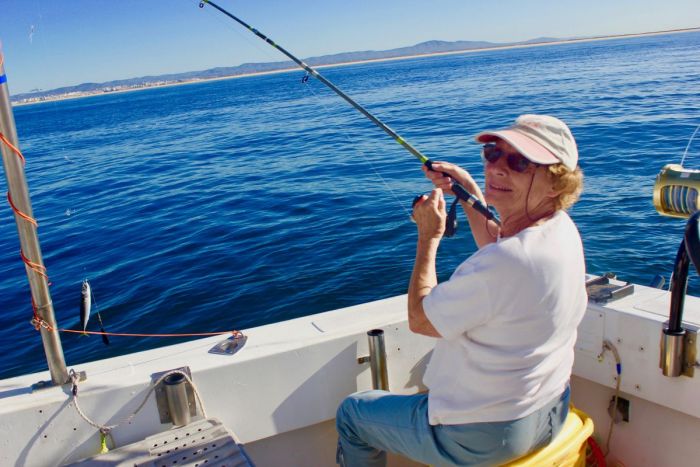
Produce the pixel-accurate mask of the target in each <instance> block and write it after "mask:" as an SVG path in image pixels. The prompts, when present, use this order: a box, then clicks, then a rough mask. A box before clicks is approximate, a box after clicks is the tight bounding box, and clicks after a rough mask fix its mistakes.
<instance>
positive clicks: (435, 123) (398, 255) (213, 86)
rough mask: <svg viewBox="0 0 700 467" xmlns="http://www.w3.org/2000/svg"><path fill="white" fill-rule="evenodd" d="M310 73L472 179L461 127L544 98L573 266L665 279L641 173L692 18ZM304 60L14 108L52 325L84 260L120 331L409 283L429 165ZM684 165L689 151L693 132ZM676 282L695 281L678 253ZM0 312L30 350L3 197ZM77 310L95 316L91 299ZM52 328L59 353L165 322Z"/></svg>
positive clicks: (212, 322)
mask: <svg viewBox="0 0 700 467" xmlns="http://www.w3.org/2000/svg"><path fill="white" fill-rule="evenodd" d="M6 67H7V71H8V80H9V86H10V90H11V91H12V64H11V63H7V64H6ZM322 73H323V74H324V75H325V76H326V77H327V78H328V79H330V80H331V81H332V82H334V83H335V84H336V85H337V86H338V87H340V88H341V89H343V90H344V91H345V92H347V93H348V94H349V95H351V96H353V97H354V98H355V99H356V100H357V101H358V102H360V103H361V104H362V105H364V106H366V107H367V108H368V109H369V110H370V111H371V112H373V113H374V114H376V115H377V116H378V117H379V118H380V119H382V120H383V121H385V122H386V123H387V124H388V125H390V126H391V127H392V128H393V129H394V130H396V131H397V132H398V133H399V134H401V135H402V136H403V137H404V138H405V139H407V140H408V141H410V142H411V143H412V144H413V145H414V146H416V147H417V148H418V149H420V150H421V151H422V152H424V153H425V154H427V155H428V156H429V157H430V158H431V159H434V160H448V161H452V162H455V163H458V164H461V165H463V166H464V167H465V168H467V169H468V170H470V171H471V172H472V173H473V174H474V176H475V178H477V180H483V177H482V165H481V162H480V158H479V146H478V145H477V144H476V143H474V142H473V140H472V136H473V135H474V134H475V133H477V132H478V131H480V130H483V129H487V128H496V127H502V126H505V125H508V124H510V123H511V122H512V120H514V118H515V117H516V116H517V115H519V114H523V113H547V114H553V115H556V116H558V117H560V118H562V119H563V120H565V121H566V122H568V123H569V124H570V126H571V128H572V130H573V133H574V135H575V136H576V139H577V141H578V145H579V149H580V154H581V160H580V163H581V166H582V168H583V170H584V173H585V176H586V187H585V192H584V194H583V196H582V198H581V200H580V202H579V203H578V204H577V205H575V207H574V208H572V209H571V211H570V212H571V215H572V217H573V218H574V220H575V222H576V223H577V225H578V226H579V229H580V231H581V234H582V237H583V241H584V247H585V252H586V259H587V268H588V272H589V273H593V274H602V273H605V272H614V273H616V274H617V275H618V277H619V278H620V279H622V280H627V281H633V282H636V283H641V284H648V283H649V282H650V281H651V280H652V279H653V277H654V276H655V275H656V274H660V275H663V276H665V278H666V279H667V280H668V279H669V276H670V274H671V272H672V268H673V262H674V258H675V254H676V251H677V249H678V246H679V243H680V241H681V239H682V236H683V229H684V226H685V222H684V221H683V220H679V219H672V218H666V217H662V216H660V215H659V214H657V212H656V211H655V209H654V207H653V205H652V187H653V184H654V178H655V176H656V174H657V173H658V172H659V170H660V169H661V167H662V166H663V165H665V164H667V163H679V162H680V160H681V157H682V155H683V153H684V151H685V150H686V146H687V145H688V142H689V139H690V137H691V135H692V134H693V132H694V130H695V129H696V128H697V126H698V125H700V92H698V89H700V33H697V32H693V33H684V34H669V35H663V36H647V37H640V38H628V39H615V40H606V41H596V42H587V43H574V44H565V45H556V46H545V47H531V48H521V49H510V50H497V51H484V52H478V53H467V54H462V55H448V56H433V57H428V58H418V59H406V60H399V61H389V62H381V63H365V64H358V65H353V66H344V67H333V68H327V69H323V70H322ZM302 76H303V72H302V71H299V72H289V73H280V74H273V75H265V76H256V77H247V78H241V79H230V80H222V81H211V82H204V83H198V84H189V85H182V86H174V87H165V88H157V89H150V90H143V91H138V92H128V93H120V94H107V95H101V96H96V97H89V98H81V99H73V100H65V101H60V102H49V103H43V104H37V105H30V106H21V107H16V108H15V109H14V112H15V119H16V123H17V128H18V134H19V139H20V145H21V148H22V150H23V152H24V154H25V156H26V158H27V165H26V174H27V179H28V183H29V187H30V191H31V195H32V204H33V209H34V214H35V216H36V217H37V219H38V221H39V238H40V241H41V245H42V251H43V255H44V261H45V264H46V266H47V268H48V274H49V277H50V281H51V283H52V285H51V287H50V291H51V296H52V299H53V303H54V308H55V311H56V317H57V320H58V323H59V326H60V327H64V328H74V329H75V328H77V327H78V326H79V302H80V291H81V282H82V281H83V279H88V280H89V281H90V283H91V285H92V290H93V294H94V299H95V302H96V303H95V304H94V305H93V310H98V311H99V312H100V313H101V316H102V319H103V322H104V327H105V329H106V330H107V331H112V332H130V333H187V332H209V331H223V330H230V329H245V328H249V327H252V326H258V325H262V324H266V323H272V322H278V321H283V320H286V319H290V318H295V317H298V316H303V315H309V314H313V313H318V312H322V311H327V310H333V309H337V308H341V307H346V306H350V305H355V304H359V303H363V302H366V301H370V300H377V299H381V298H386V297H391V296H394V295H398V294H403V293H405V292H406V289H407V284H408V279H409V275H410V272H411V267H412V262H413V255H414V250H415V239H416V234H415V225H414V224H412V223H411V222H410V221H409V218H408V213H409V207H410V204H411V200H412V198H413V197H414V196H415V195H416V194H419V193H423V192H426V191H429V190H430V189H431V184H430V183H429V182H428V181H427V180H426V179H425V178H424V177H423V174H422V173H421V170H420V163H419V161H418V160H417V159H415V158H414V157H413V156H412V155H411V154H410V153H408V152H407V151H405V150H404V149H403V148H402V147H400V146H399V145H397V144H396V143H395V142H394V141H393V140H392V139H390V138H389V137H387V136H386V135H385V134H384V133H383V132H382V131H381V130H380V129H378V128H377V127H375V126H374V125H373V124H372V123H371V122H369V121H368V120H367V119H365V118H364V117H363V116H362V115H360V114H359V113H358V112H356V111H355V110H354V109H352V108H351V107H350V106H349V105H347V103H346V102H344V101H342V100H341V99H340V98H339V97H338V96H336V95H335V94H333V93H332V92H331V91H330V90H328V89H327V88H325V87H324V85H323V84H321V83H320V82H318V81H315V80H314V79H313V78H312V79H311V80H309V82H308V83H307V84H303V83H302V82H301V78H302ZM685 166H687V167H691V168H699V167H700V137H699V138H698V139H697V140H696V141H694V142H693V144H691V145H690V148H689V149H688V157H687V159H686V162H685ZM3 180H4V178H3ZM2 185H3V187H2V189H3V190H5V189H6V183H5V182H4V181H3V182H2ZM461 216H462V214H461V213H460V220H461V221H462V222H461V231H460V232H459V233H458V236H457V237H455V238H453V239H449V240H445V241H443V244H442V245H441V249H440V253H439V258H438V270H439V276H440V279H446V278H447V277H449V275H450V274H451V272H452V270H453V269H454V268H455V267H456V266H457V265H458V264H459V263H460V262H461V261H462V260H464V259H465V258H466V257H467V256H468V255H470V254H471V253H472V252H474V251H475V249H476V247H475V245H474V242H473V240H472V239H471V236H470V234H469V230H468V226H467V224H466V222H465V220H464V219H463V217H461ZM507 286H508V284H503V287H507ZM689 291H690V293H692V294H694V295H699V294H700V285H699V282H698V279H697V276H696V273H695V272H691V282H690V288H689ZM0 311H1V313H0V330H1V331H2V333H3V335H4V337H3V338H2V339H1V340H0V352H1V353H2V354H3V355H4V356H5V357H4V358H3V362H2V365H1V366H0V377H9V376H13V375H19V374H24V373H28V372H34V371H40V370H43V369H45V368H46V364H45V359H44V353H43V350H42V345H41V339H40V337H39V334H38V333H37V332H36V331H35V330H34V328H33V327H32V326H31V325H30V324H29V321H30V319H31V317H32V306H31V299H30V292H29V286H28V282H27V278H26V273H25V268H24V265H23V264H22V262H21V260H20V258H19V241H18V238H17V230H16V226H15V223H14V219H13V215H12V211H11V210H10V208H9V206H6V207H5V208H4V209H2V210H1V211H0ZM89 327H90V329H91V330H99V326H98V323H97V320H96V319H95V317H94V316H93V318H92V320H91V322H90V326H89ZM62 338H63V347H64V350H65V354H66V360H67V363H68V364H69V366H74V365H76V364H79V363H81V362H85V361H89V360H94V359H99V358H104V357H110V356H115V355H121V354H126V353H130V352H134V351H138V350H143V349H148V348H154V347H159V346H163V345H168V344H173V343H177V342H181V341H182V340H183V338H178V339H163V338H136V337H113V338H112V339H111V345H110V346H108V347H107V346H104V345H103V344H102V340H101V339H100V338H99V337H98V336H91V337H89V338H88V337H81V336H79V335H76V334H63V335H62Z"/></svg>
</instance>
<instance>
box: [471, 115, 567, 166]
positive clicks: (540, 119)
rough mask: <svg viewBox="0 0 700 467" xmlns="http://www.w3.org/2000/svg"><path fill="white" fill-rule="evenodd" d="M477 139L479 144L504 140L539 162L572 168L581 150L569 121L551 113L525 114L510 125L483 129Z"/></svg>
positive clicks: (533, 160) (530, 158)
mask: <svg viewBox="0 0 700 467" xmlns="http://www.w3.org/2000/svg"><path fill="white" fill-rule="evenodd" d="M474 138H475V139H476V140H477V141H478V142H479V143H489V142H493V141H494V140H496V139H497V138H500V139H503V140H505V141H506V142H508V143H510V145H511V146H513V147H514V148H515V149H517V150H518V152H519V153H520V154H522V155H523V156H525V157H527V158H528V159H529V160H531V161H532V162H536V163H538V164H543V165H551V164H558V163H562V164H564V167H566V168H567V169H569V170H571V171H574V170H576V165H577V164H578V149H577V148H576V141H575V140H574V136H573V135H572V134H571V130H569V127H568V126H566V123H564V122H562V121H561V120H559V119H558V118H554V117H550V116H549V115H521V116H519V117H518V118H517V119H516V120H515V124H514V125H513V126H511V127H510V128H506V129H503V130H495V131H482V132H481V133H479V134H478V135H476V136H475V137H474Z"/></svg>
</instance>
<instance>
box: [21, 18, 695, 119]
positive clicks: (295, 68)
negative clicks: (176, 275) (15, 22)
mask: <svg viewBox="0 0 700 467" xmlns="http://www.w3.org/2000/svg"><path fill="white" fill-rule="evenodd" d="M690 32H700V27H698V28H685V29H670V30H666V31H652V32H643V33H633V34H615V35H609V36H592V37H584V38H573V39H561V40H557V41H543V42H531V43H526V44H511V45H502V46H498V45H497V46H493V47H481V48H475V49H464V50H452V51H447V52H431V53H425V54H414V55H401V56H398V57H386V58H375V59H367V60H355V61H350V62H339V63H329V64H326V65H316V66H314V67H313V68H316V69H320V68H331V67H343V66H353V65H359V64H365V63H378V62H390V61H396V60H409V59H416V58H428V57H437V56H443V55H461V54H468V53H479V52H490V51H499V50H511V49H522V48H530V47H544V46H556V45H566V44H575V43H582V42H595V41H606V40H615V39H632V38H636V37H647V36H661V35H666V34H683V33H690ZM300 69H301V68H299V66H297V65H296V64H294V65H290V67H289V68H281V69H278V70H271V71H261V72H254V73H241V74H238V75H230V76H221V77H216V78H194V79H190V80H182V81H176V82H164V83H162V84H157V83H154V84H147V85H140V86H135V87H133V88H128V89H119V90H100V91H89V92H84V93H75V95H57V96H55V97H47V98H45V99H42V100H36V101H30V102H14V103H12V106H13V107H21V106H26V105H35V104H43V103H47V102H57V101H64V100H71V99H83V98H88V97H95V96H102V95H106V94H121V93H127V92H137V91H144V90H146V89H154V88H165V87H172V86H184V85H188V84H196V83H205V82H210V81H221V80H228V79H239V78H249V77H254V76H263V75H272V74H279V73H289V72H292V71H298V70H300Z"/></svg>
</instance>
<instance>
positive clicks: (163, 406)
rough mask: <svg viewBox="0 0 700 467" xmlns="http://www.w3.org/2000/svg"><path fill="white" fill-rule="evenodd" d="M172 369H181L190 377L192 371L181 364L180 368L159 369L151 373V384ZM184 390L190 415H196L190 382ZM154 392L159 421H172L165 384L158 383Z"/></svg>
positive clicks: (195, 405)
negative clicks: (157, 371) (159, 370)
mask: <svg viewBox="0 0 700 467" xmlns="http://www.w3.org/2000/svg"><path fill="white" fill-rule="evenodd" d="M173 370H179V371H182V372H183V373H186V374H187V376H189V377H190V379H191V378H192V372H191V371H190V367H188V366H183V367H181V368H173V369H171V370H166V371H161V372H159V373H153V374H152V375H151V384H155V383H156V381H158V380H159V379H160V377H161V376H163V375H164V374H166V373H169V372H171V371H173ZM185 390H186V391H187V404H188V405H189V407H190V416H191V417H194V416H196V415H197V404H196V402H195V398H194V389H192V385H191V384H185ZM155 393H156V406H157V407H158V415H160V423H163V424H165V423H172V422H173V419H172V417H171V416H170V410H169V409H168V398H167V396H166V395H165V385H164V384H163V383H160V384H159V385H158V387H156V389H155Z"/></svg>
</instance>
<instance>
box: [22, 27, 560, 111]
mask: <svg viewBox="0 0 700 467" xmlns="http://www.w3.org/2000/svg"><path fill="white" fill-rule="evenodd" d="M554 40H556V39H549V38H540V39H533V40H531V41H527V42H519V43H508V44H496V43H493V42H484V41H455V42H446V41H428V42H421V43H420V44H416V45H414V46H411V47H400V48H397V49H391V50H365V51H359V52H344V53H338V54H333V55H323V56H320V57H309V58H306V59H304V62H306V63H307V64H309V65H311V66H319V65H334V64H340V63H348V62H357V61H366V60H382V59H387V58H398V57H406V56H412V55H427V54H434V53H441V52H457V51H467V50H473V49H488V48H493V47H503V46H509V45H517V44H526V43H532V42H545V41H550V42H551V41H554ZM294 68H297V66H296V64H294V63H293V62H291V61H288V60H287V61H279V62H267V63H244V64H242V65H238V66H233V67H217V68H210V69H208V70H200V71H189V72H184V73H171V74H166V75H159V76H141V77H138V78H129V79H121V80H115V81H108V82H105V83H82V84H78V85H75V86H66V87H62V88H57V89H51V90H42V91H39V90H36V91H32V92H28V93H24V94H17V95H15V96H13V97H12V101H13V102H14V103H23V102H37V101H43V100H51V99H55V98H61V97H70V96H80V95H89V94H98V93H108V92H114V91H122V90H128V89H137V88H143V87H152V86H159V85H164V84H177V83H184V82H190V81H196V80H206V79H212V78H225V77H233V76H240V75H246V74H250V73H262V72H270V71H278V70H285V69H294Z"/></svg>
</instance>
